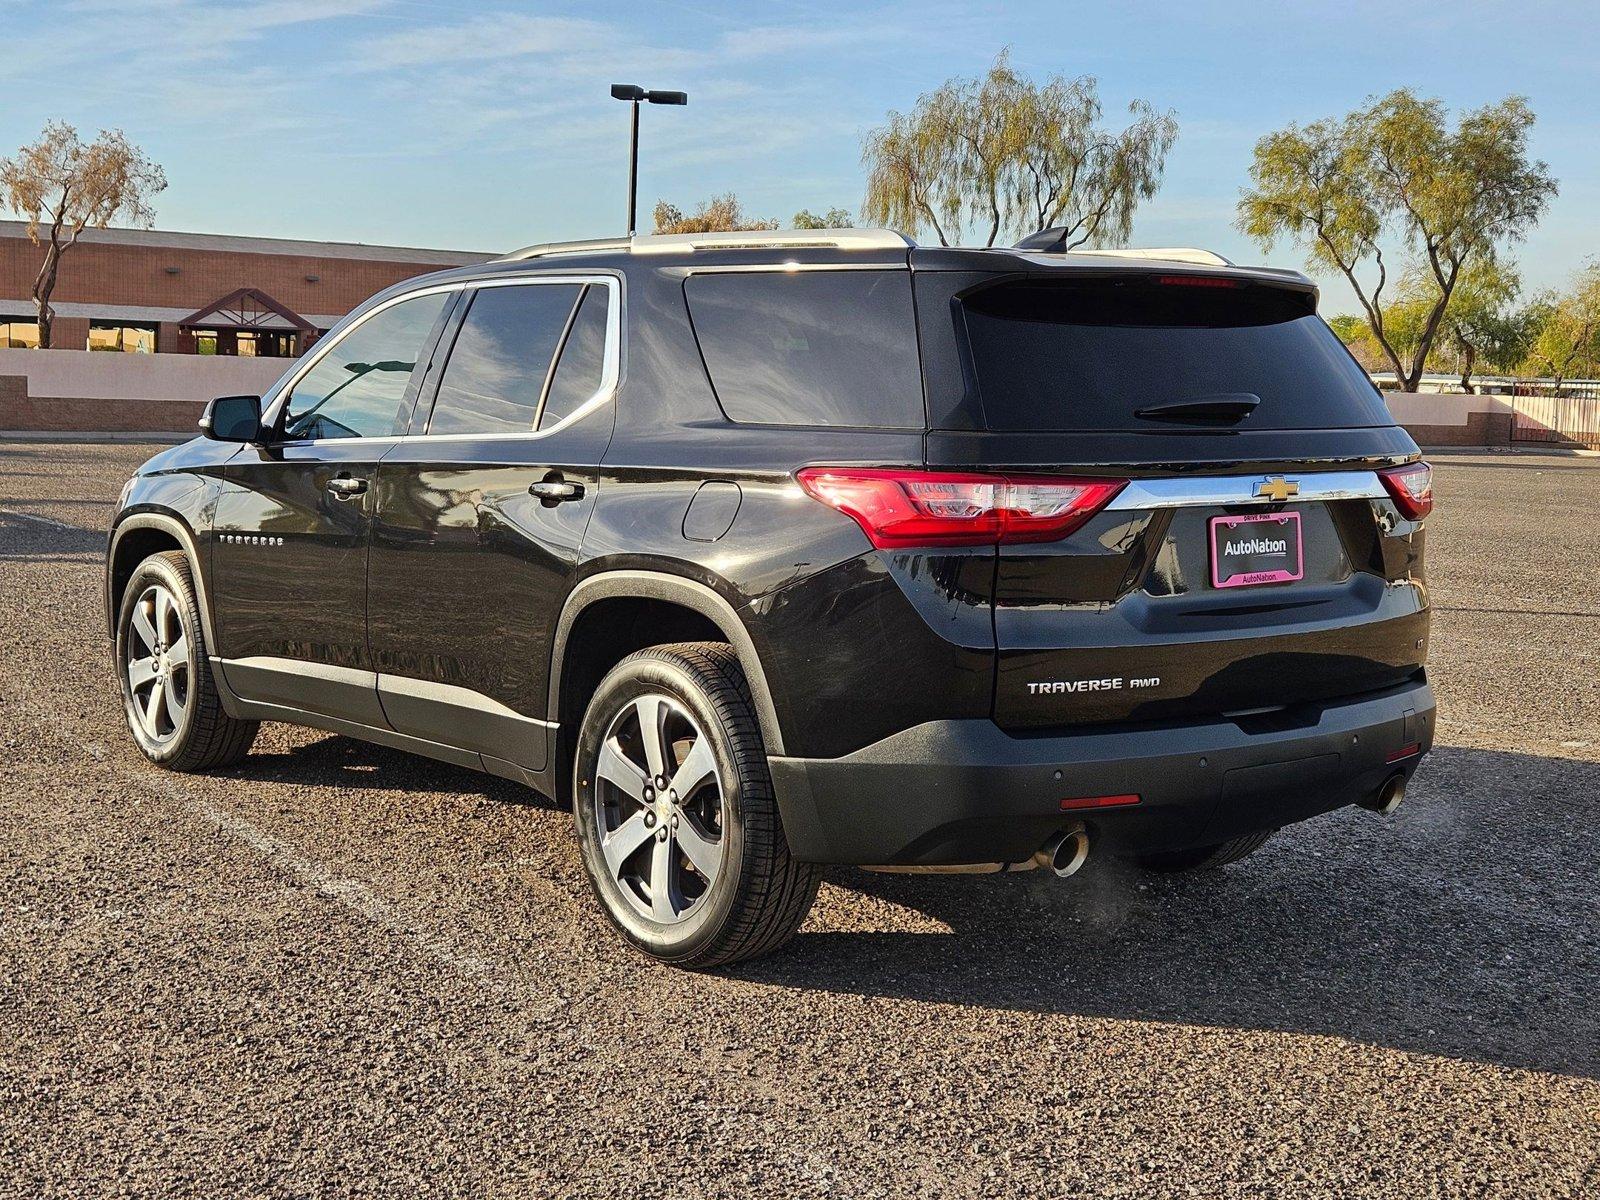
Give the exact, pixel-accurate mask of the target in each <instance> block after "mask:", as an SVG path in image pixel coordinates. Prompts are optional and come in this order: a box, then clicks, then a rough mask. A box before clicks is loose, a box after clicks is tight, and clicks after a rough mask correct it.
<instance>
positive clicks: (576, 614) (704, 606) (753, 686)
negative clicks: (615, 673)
mask: <svg viewBox="0 0 1600 1200" xmlns="http://www.w3.org/2000/svg"><path fill="white" fill-rule="evenodd" d="M617 602H625V603H633V604H641V605H660V606H668V607H669V608H670V609H672V610H676V611H677V612H678V613H680V614H686V616H683V617H679V618H678V619H676V620H667V621H665V622H664V623H663V625H662V627H661V636H659V637H655V638H654V639H653V640H652V641H646V642H645V643H644V644H646V645H654V644H659V643H662V642H673V641H692V640H701V639H709V640H718V641H725V642H727V643H728V645H729V646H731V647H732V648H733V652H734V653H735V654H736V655H737V656H738V659H739V665H740V667H741V668H742V669H743V670H744V673H745V678H746V679H747V680H748V681H749V684H750V695H751V699H752V700H753V701H754V703H755V709H756V718H757V721H758V722H759V723H760V726H761V737H762V742H763V744H764V745H765V747H766V750H767V753H768V754H782V753H783V732H782V730H781V728H780V727H779V725H778V717H777V710H776V708H775V706H774V705H773V701H772V692H771V690H770V689H769V688H768V686H767V679H766V673H765V671H764V670H763V669H762V665H761V659H760V657H759V655H758V654H757V652H756V646H755V642H754V640H753V639H752V638H751V637H750V633H749V631H748V630H747V629H746V628H745V625H744V622H743V621H742V620H741V619H740V617H739V614H738V612H737V610H736V609H735V608H734V607H733V605H732V604H730V603H729V602H728V601H727V600H726V599H725V598H724V597H722V596H721V595H720V594H718V593H717V592H716V591H715V590H713V589H712V588H710V587H708V586H707V585H706V584H703V583H700V582H698V581H696V580H692V579H686V578H684V577H683V576H681V575H672V574H668V573H666V572H663V571H648V570H633V569H628V570H614V571H603V572H601V573H599V574H596V575H591V576H589V577H588V578H587V579H584V580H582V581H581V582H580V583H579V584H578V585H577V586H576V587H575V588H573V590H572V591H571V592H570V593H569V594H568V596H567V600H566V603H565V604H564V605H563V606H562V609H561V616H560V619H559V620H558V621H557V623H556V628H555V633H554V636H553V638H552V640H551V655H550V692H549V700H548V704H549V713H550V717H551V719H552V720H554V721H557V722H559V725H558V734H557V738H556V746H555V754H554V756H553V759H552V762H551V767H552V768H553V778H552V781H551V782H552V784H553V787H554V789H555V793H556V796H557V798H558V799H562V800H565V799H567V793H568V791H569V790H570V786H569V781H568V780H567V778H566V777H567V775H568V773H569V772H568V769H567V768H568V767H569V765H570V762H571V754H572V750H573V746H574V743H575V740H576V734H577V729H576V725H577V721H576V720H574V719H572V710H573V705H574V701H575V698H576V697H575V685H574V680H575V679H577V678H578V677H579V676H580V675H581V672H582V667H581V664H579V663H577V662H575V661H574V656H573V653H572V651H573V650H574V648H575V647H581V645H582V640H581V630H580V626H581V622H582V620H583V617H584V614H585V613H586V612H587V613H590V614H591V615H592V614H595V613H597V612H604V611H606V610H605V609H597V608H596V606H597V605H607V604H612V605H614V604H617ZM614 611H615V610H614ZM655 611H656V612H658V613H665V611H666V610H665V609H656V610H655ZM574 631H580V639H579V640H578V641H577V642H575V641H574V637H573V635H574ZM713 633H715V634H716V635H720V636H717V637H712V634H713ZM637 640H639V639H637V638H633V639H624V640H623V645H624V646H626V647H627V649H626V650H625V651H624V652H623V654H621V655H616V656H615V657H617V658H618V659H619V660H620V657H625V656H626V654H627V653H631V652H632V651H633V650H634V649H640V648H642V646H634V645H632V642H633V641H637ZM590 682H593V683H598V682H599V680H598V679H594V680H592V681H590ZM581 683H582V680H581V679H580V680H579V686H581ZM579 712H580V715H581V710H579Z"/></svg>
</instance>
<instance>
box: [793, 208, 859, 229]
mask: <svg viewBox="0 0 1600 1200" xmlns="http://www.w3.org/2000/svg"><path fill="white" fill-rule="evenodd" d="M854 224H855V222H854V221H852V220H851V219H850V213H849V212H848V211H847V210H845V209H842V208H830V209H829V210H828V211H827V212H821V213H814V212H812V211H811V210H810V209H809V208H802V209H801V210H800V211H799V212H797V213H795V215H794V220H792V221H791V222H789V227H790V228H791V229H849V228H851V227H852V226H853V225H854Z"/></svg>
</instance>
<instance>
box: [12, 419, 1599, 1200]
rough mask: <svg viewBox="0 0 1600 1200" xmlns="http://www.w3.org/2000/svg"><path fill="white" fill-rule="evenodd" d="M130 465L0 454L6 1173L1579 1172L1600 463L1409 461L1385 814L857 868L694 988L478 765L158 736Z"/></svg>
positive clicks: (1143, 1182)
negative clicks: (1262, 840) (113, 598)
mask: <svg viewBox="0 0 1600 1200" xmlns="http://www.w3.org/2000/svg"><path fill="white" fill-rule="evenodd" d="M151 450H152V448H151V447H141V446H133V445H53V444H39V443H17V442H12V443H4V442H0V598H3V599H0V638H3V640H4V644H5V646H6V647H7V648H8V649H7V653H6V654H5V656H4V668H3V669H0V1195H5V1196H28V1197H34V1196H74V1197H80V1196H99V1195H122V1194H128V1195H133V1194H137V1195H151V1196H157V1195H159V1196H186V1195H209V1196H244V1195H252V1196H253V1195H261V1196H340V1195H364V1196H370V1195H394V1196H443V1195H455V1194H466V1195H476V1196H511V1195H515V1196H630V1197H631V1196H685V1197H688V1196H752V1195H769V1194H770V1195H775V1196H787V1195H803V1196H811V1195H836V1196H847V1197H874V1196H884V1197H888V1196H901V1195H922V1196H933V1195H939V1196H942V1195H962V1196H964V1195H979V1194H982V1195H1016V1196H1162V1195H1186V1194H1187V1195H1200V1196H1224V1197H1234V1196H1238V1197H1246V1196H1248V1197H1256V1196H1310V1195H1341V1196H1392V1197H1407V1198H1411V1197H1419V1196H1435V1195H1452V1196H1455V1195H1459V1196H1508V1197H1509V1196H1515V1197H1529V1196H1550V1197H1568V1196H1570V1197H1577V1196H1595V1195H1600V1082H1597V1079H1600V1000H1597V995H1596V991H1597V982H1600V903H1597V900H1596V894H1597V880H1600V839H1597V837H1596V833H1595V827H1596V811H1597V807H1600V590H1597V583H1596V578H1597V569H1600V460H1596V459H1582V458H1560V457H1551V456H1534V455H1506V454H1500V455H1478V456H1473V455H1456V456H1449V457H1442V458H1439V459H1438V460H1437V461H1438V463H1439V471H1438V475H1437V495H1438V504H1439V508H1438V511H1437V512H1436V514H1435V516H1434V517H1433V518H1432V520H1431V521H1430V526H1429V547H1428V549H1429V555H1430V571H1431V579H1432V585H1433V587H1432V599H1433V603H1434V606H1435V621H1434V638H1433V644H1432V676H1433V678H1434V680H1435V684H1436V688H1437V692H1438V697H1439V703H1440V712H1441V716H1440V722H1439V730H1438V733H1439V737H1438V742H1439V745H1438V748H1437V750H1436V752H1435V754H1434V755H1433V757H1432V758H1431V759H1429V760H1428V762H1427V763H1426V764H1425V766H1424V767H1423V768H1422V770H1421V771H1420V773H1419V774H1418V776H1417V779H1416V781H1415V784H1414V786H1413V788H1412V789H1411V792H1410V795H1409V797H1408V799H1407V800H1406V802H1405V804H1404V805H1403V806H1402V807H1401V809H1400V810H1399V811H1398V812H1397V813H1396V814H1395V815H1394V816H1393V817H1391V818H1387V819H1385V818H1379V817H1376V816H1374V815H1373V814H1370V813H1365V812H1360V811H1355V810H1348V811H1344V812H1340V813H1336V814H1332V815H1330V816H1328V817H1325V818H1322V819H1319V820H1317V821H1314V822H1312V823H1310V824H1307V825H1302V826H1298V827H1295V828H1292V829H1289V830H1286V831H1284V832H1283V833H1282V834H1280V835H1279V836H1278V837H1277V838H1276V839H1275V840H1274V841H1272V842H1271V843H1269V844H1268V846H1267V847H1266V848H1265V849H1263V850H1262V851H1261V852H1260V853H1258V854H1257V855H1256V856H1255V857H1253V858H1251V859H1248V860H1246V861H1245V862H1243V863H1240V864H1238V865H1236V866H1234V867H1231V868H1229V869H1227V870H1224V871H1222V872H1218V873H1213V874H1210V875H1205V876H1195V877H1188V878H1182V877H1180V878H1149V877H1143V876H1140V875H1137V874H1134V873H1129V872H1127V871H1124V870H1121V869H1119V868H1118V867H1117V866H1116V865H1115V864H1114V863H1110V862H1106V861H1100V862H1095V861H1094V860H1091V866H1090V867H1089V868H1086V869H1085V871H1084V872H1083V873H1082V874H1081V875H1080V876H1078V877H1077V878H1075V879H1073V880H1068V881H1056V880H1053V879H1050V878H1041V877H1040V876H1039V873H1034V874H1031V875H1021V876H1011V877H1003V878H988V877H974V876H885V875H872V874H866V873H862V872H856V871H844V870H841V871H837V872H834V873H833V874H831V875H830V876H829V880H830V882H829V883H828V884H826V885H825V886H824V888H823V892H822V895H821V897H820V899H819V902H818V904H817V907H816V910H815V911H814V913H813V915H812V917H811V919H810V921H809V922H808V923H807V925H806V927H805V929H804V931H803V932H802V933H801V935H800V937H799V938H798V939H797V940H796V941H795V943H794V944H793V945H792V947H791V948H790V949H789V950H788V951H786V952H784V953H782V954H780V955H778V956H776V957H773V958H770V959H767V960H764V961H761V962H758V963H754V964H750V965H747V966H745V967H742V968H738V969H735V970H732V971H728V972H724V973H719V974H710V975H692V974H686V973H682V972H677V971H672V970H668V969H665V968H661V967H657V966H654V965H652V964H650V963H648V962H647V961H645V960H644V959H642V958H640V957H639V956H637V955H635V954H633V953H631V952H629V951H627V950H626V949H625V948H624V947H623V946H622V945H621V943H620V942H619V941H618V940H617V939H616V938H615V937H614V936H613V934H612V933H611V931H610V930H609V928H608V927H606V926H605V925H604V923H603V922H602V920H601V918H600V917H599V914H598V910H597V909H596V907H595V905H594V904H593V902H592V901H591V899H590V897H589V895H588V893H587V885H586V884H585V882H584V880H583V878H582V873H581V872H582V869H581V866H580V864H579V861H578V856H577V853H576V850H575V846H574V841H573V838H572V836H571V831H570V817H569V815H568V814H566V813H563V812H559V811H556V810H555V809H554V808H552V807H551V806H549V805H548V804H547V803H545V802H544V801H542V800H541V799H539V798H538V797H536V796H534V795H533V794H531V793H529V792H527V791H524V790H522V789H520V788H518V787H516V786H514V785H511V784H509V783H505V782H503V781H500V780H496V779H491V778H488V777H485V776H481V775H477V774H473V773H470V772H467V771H464V770H459V769H456V768H453V767H449V766H445V765H441V764H437V763H433V762H429V761H426V760H423V759H418V758H412V757H409V756H406V755H403V754H400V753H396V752H392V751H388V750H383V749H378V748H375V747H371V746H366V745H363V744H360V743H356V742H353V741H349V740H347V739H344V738H339V737H333V736H328V735H324V734H320V733H315V732H311V731H305V730H295V729H290V728H287V727H283V726H266V727H265V728H264V729H263V733H262V736H261V738H260V739H259V741H258V742H257V744H256V751H255V753H254V754H253V755H252V756H251V757H250V758H249V759H248V760H247V762H246V763H245V764H244V765H243V766H242V767H241V768H239V769H237V770H234V771H230V772H228V773H226V774H222V775H216V776H209V777H208V776H179V775H171V774H166V773H163V772H160V771H157V770H155V769H153V768H151V767H149V766H147V765H146V764H145V763H144V761H143V760H142V759H141V758H140V757H139V755H138V754H137V753H136V751H135V750H134V748H133V746H132V744H131V742H130V741H129V740H128V738H127V737H126V736H125V734H124V731H123V729H122V722H121V714H120V707H119V703H118V700H117V695H116V688H115V684H114V682H113V680H112V676H111V673H110V669H109V658H108V652H107V648H106V636H105V622H104V617H103V615H102V612H101V600H100V579H101V565H100V564H101V554H102V549H103V545H104V528H105V525H106V521H107V518H108V515H109V511H110V507H111V504H112V502H113V500H114V498H115V496H116V494H117V491H118V488H119V487H120V486H121V484H122V481H123V480H124V479H125V478H126V477H127V475H128V474H129V472H130V471H131V470H132V468H133V467H134V465H135V464H137V463H138V462H139V461H140V460H141V459H143V458H144V457H146V456H147V455H148V454H149V453H150V452H151Z"/></svg>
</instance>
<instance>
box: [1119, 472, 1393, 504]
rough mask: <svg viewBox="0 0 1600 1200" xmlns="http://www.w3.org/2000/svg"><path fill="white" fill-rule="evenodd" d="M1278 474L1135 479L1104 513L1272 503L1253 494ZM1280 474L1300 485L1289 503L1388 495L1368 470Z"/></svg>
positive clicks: (1374, 473) (1378, 497)
mask: <svg viewBox="0 0 1600 1200" xmlns="http://www.w3.org/2000/svg"><path fill="white" fill-rule="evenodd" d="M1279 474H1280V473H1278V472H1274V473H1272V474H1259V473H1258V474H1254V475H1211V476H1205V477H1203V478H1198V479H1196V478H1191V477H1188V476H1177V477H1169V478H1162V479H1135V480H1133V481H1132V482H1130V483H1129V484H1128V486H1127V487H1125V488H1123V489H1122V490H1121V491H1120V492H1118V493H1117V495H1116V497H1115V498H1114V499H1113V500H1112V501H1111V503H1110V504H1108V505H1106V511H1107V512H1127V511H1130V510H1137V509H1147V508H1192V507H1196V506H1198V505H1202V504H1206V505H1211V504H1272V503H1275V501H1272V500H1269V499H1267V498H1266V497H1265V496H1258V495H1256V494H1255V491H1256V487H1257V486H1258V485H1259V484H1262V483H1265V482H1266V481H1267V480H1268V479H1276V478H1278V476H1279ZM1281 474H1282V477H1283V478H1284V479H1286V480H1289V481H1290V482H1293V483H1298V484H1299V485H1300V490H1299V492H1297V493H1296V494H1295V495H1294V496H1293V497H1291V498H1290V499H1289V500H1288V501H1287V503H1290V504H1303V503H1307V502H1310V501H1316V500H1375V499H1381V498H1382V497H1384V496H1387V495H1388V494H1389V493H1388V491H1387V490H1386V489H1385V488H1384V486H1383V481H1382V480H1380V479H1379V478H1378V476H1377V474H1376V472H1373V471H1307V472H1304V473H1296V472H1293V471H1285V472H1282V473H1281Z"/></svg>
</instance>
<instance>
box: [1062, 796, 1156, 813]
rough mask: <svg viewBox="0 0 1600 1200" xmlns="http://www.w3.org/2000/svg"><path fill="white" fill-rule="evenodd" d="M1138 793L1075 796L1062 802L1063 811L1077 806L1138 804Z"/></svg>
mask: <svg viewBox="0 0 1600 1200" xmlns="http://www.w3.org/2000/svg"><path fill="white" fill-rule="evenodd" d="M1137 803H1139V797H1138V796H1137V795H1132V794H1130V795H1125V796H1075V797H1073V798H1072V799H1071V800H1063V801H1062V802H1061V811H1062V812H1071V811H1072V810H1073V809H1075V808H1120V807H1122V805H1124V804H1137Z"/></svg>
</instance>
